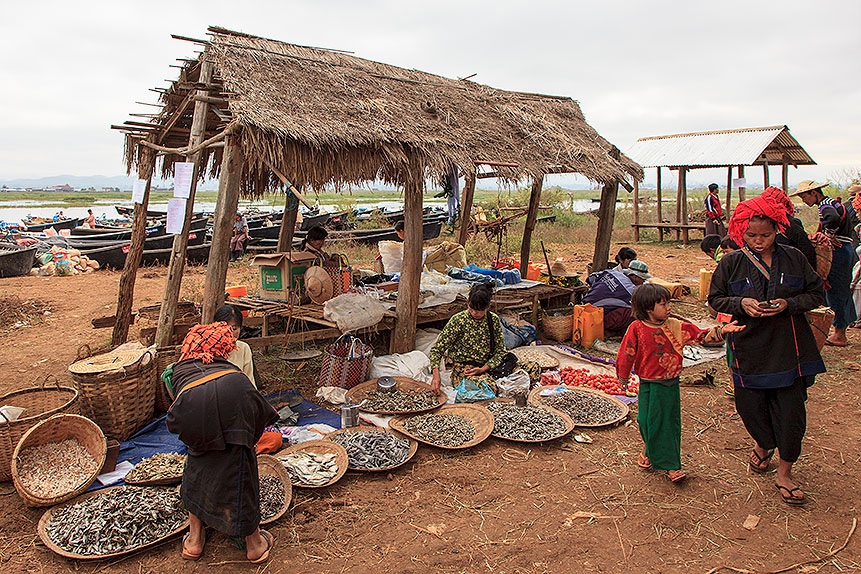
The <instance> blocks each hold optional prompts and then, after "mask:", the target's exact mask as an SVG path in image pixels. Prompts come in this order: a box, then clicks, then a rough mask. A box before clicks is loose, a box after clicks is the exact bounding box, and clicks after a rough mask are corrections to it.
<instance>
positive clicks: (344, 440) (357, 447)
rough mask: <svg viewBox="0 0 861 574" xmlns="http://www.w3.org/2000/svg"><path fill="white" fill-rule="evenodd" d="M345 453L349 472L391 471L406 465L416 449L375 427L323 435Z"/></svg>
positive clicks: (395, 434) (398, 436) (400, 437)
mask: <svg viewBox="0 0 861 574" xmlns="http://www.w3.org/2000/svg"><path fill="white" fill-rule="evenodd" d="M326 438H327V439H328V440H331V441H332V442H335V443H337V444H340V445H341V446H343V447H344V448H345V449H346V450H347V459H348V462H347V464H348V465H349V468H350V470H362V471H373V472H377V471H382V470H392V469H394V468H397V467H399V466H402V465H404V464H406V463H407V462H408V461H409V460H410V459H411V458H412V457H413V455H415V454H416V451H417V450H418V448H419V445H418V443H417V442H416V441H415V440H412V439H410V438H409V437H405V436H404V435H402V434H401V433H399V432H395V431H392V430H389V429H383V428H379V427H351V428H346V429H341V430H338V431H335V432H333V433H330V434H329V435H327V436H326Z"/></svg>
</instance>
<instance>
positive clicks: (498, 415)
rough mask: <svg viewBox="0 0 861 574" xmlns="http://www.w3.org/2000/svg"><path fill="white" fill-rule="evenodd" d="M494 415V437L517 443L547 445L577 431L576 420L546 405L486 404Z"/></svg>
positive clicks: (509, 402) (501, 402) (505, 402)
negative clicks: (549, 441) (575, 428)
mask: <svg viewBox="0 0 861 574" xmlns="http://www.w3.org/2000/svg"><path fill="white" fill-rule="evenodd" d="M484 406H485V407H487V410H489V411H490V412H491V413H492V414H493V432H492V433H491V436H494V437H496V438H501V439H506V440H512V441H515V442H543V441H548V440H554V439H557V438H561V437H563V436H565V435H566V434H568V433H569V432H571V431H572V430H574V421H573V420H571V417H569V416H568V415H566V414H565V413H563V412H561V411H558V410H556V409H554V408H552V407H548V406H546V405H535V404H532V405H530V404H527V405H526V406H523V407H520V406H517V405H516V404H515V403H514V402H513V401H510V400H498V399H497V400H495V401H489V402H487V403H485V405H484Z"/></svg>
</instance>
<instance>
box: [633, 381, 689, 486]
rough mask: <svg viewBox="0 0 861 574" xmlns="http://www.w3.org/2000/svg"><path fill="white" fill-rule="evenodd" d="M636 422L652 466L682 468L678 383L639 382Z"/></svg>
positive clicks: (659, 468)
mask: <svg viewBox="0 0 861 574" xmlns="http://www.w3.org/2000/svg"><path fill="white" fill-rule="evenodd" d="M638 403H639V406H638V411H637V424H638V425H639V426H640V435H641V436H642V437H643V442H644V443H645V444H646V456H647V457H649V461H650V462H651V463H652V468H654V469H658V470H679V469H681V468H682V455H681V450H682V399H681V392H680V391H679V383H678V380H676V383H675V384H671V385H666V384H661V383H657V382H648V381H643V380H641V381H640V397H639V401H638Z"/></svg>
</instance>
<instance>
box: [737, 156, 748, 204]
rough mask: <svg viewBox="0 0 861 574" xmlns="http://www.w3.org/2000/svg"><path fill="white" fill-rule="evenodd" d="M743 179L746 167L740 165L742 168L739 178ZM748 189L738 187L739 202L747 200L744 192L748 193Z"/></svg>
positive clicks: (739, 170) (739, 168)
mask: <svg viewBox="0 0 861 574" xmlns="http://www.w3.org/2000/svg"><path fill="white" fill-rule="evenodd" d="M743 177H744V166H743V165H740V166H738V178H739V179H742V178H743ZM746 189H747V188H746V187H744V186H739V187H738V200H739V202H742V201H744V200H745V194H744V192H745V191H746Z"/></svg>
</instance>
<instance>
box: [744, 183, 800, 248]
mask: <svg viewBox="0 0 861 574" xmlns="http://www.w3.org/2000/svg"><path fill="white" fill-rule="evenodd" d="M784 195H785V194H784ZM757 216H758V217H767V218H768V219H770V220H772V221H774V222H775V223H776V224H777V228H778V230H779V231H783V230H784V229H786V228H787V227H789V219H787V217H786V206H785V205H783V204H782V203H778V202H777V201H775V200H774V199H772V198H770V197H768V196H766V194H764V193H763V194H762V195H758V196H756V197H752V198H750V199H748V200H747V201H742V202H741V203H739V204H738V205H737V206H736V207H735V209H734V210H733V212H732V217H731V218H730V220H729V236H730V237H731V238H732V240H733V241H735V242H736V243H737V244H738V245H740V246H741V247H744V238H743V235H744V232H745V231H747V228H748V227H749V226H750V220H751V218H752V217H757Z"/></svg>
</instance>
